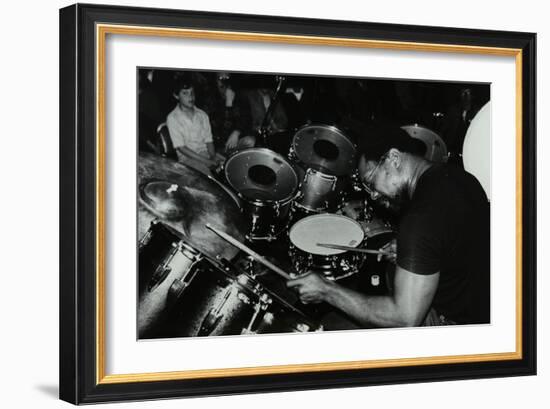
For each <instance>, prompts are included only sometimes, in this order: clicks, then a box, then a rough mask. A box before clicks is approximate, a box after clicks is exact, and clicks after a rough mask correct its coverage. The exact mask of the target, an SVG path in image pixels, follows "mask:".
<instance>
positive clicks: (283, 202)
mask: <svg viewBox="0 0 550 409" xmlns="http://www.w3.org/2000/svg"><path fill="white" fill-rule="evenodd" d="M251 151H260V152H264V153H272V154H273V155H275V156H277V158H278V159H281V161H282V162H284V163H285V164H287V165H288V167H289V168H290V169H291V170H292V172H293V173H294V176H295V177H296V186H295V187H294V189H293V190H292V193H291V194H290V195H288V196H287V197H284V198H282V199H250V198H247V197H246V196H245V195H243V194H242V193H241V192H240V191H239V189H237V188H236V187H235V186H233V183H231V181H230V179H229V177H228V172H227V164H228V163H229V162H230V161H231V160H233V159H234V158H235V157H236V156H238V155H241V154H244V153H248V152H251ZM223 173H224V176H225V180H227V183H228V184H229V186H230V187H231V189H233V190H234V191H235V192H236V194H237V196H238V197H239V198H240V199H241V200H243V201H246V202H248V203H252V204H255V205H258V206H268V205H269V204H271V203H280V204H281V205H286V204H287V203H288V202H289V201H292V200H294V199H295V197H296V195H297V194H298V191H299V189H300V177H299V175H298V172H297V171H296V169H295V168H294V165H293V164H292V163H291V162H290V161H289V159H288V158H285V157H284V156H283V155H281V154H279V153H277V152H275V151H273V150H271V149H269V148H264V147H251V148H246V149H242V150H240V151H237V152H234V153H232V154H231V155H230V156H229V157H228V158H227V160H226V161H225V164H224V169H223Z"/></svg>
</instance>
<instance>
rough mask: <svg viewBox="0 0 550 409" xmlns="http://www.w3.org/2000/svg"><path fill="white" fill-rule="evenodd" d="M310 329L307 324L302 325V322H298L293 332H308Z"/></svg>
mask: <svg viewBox="0 0 550 409" xmlns="http://www.w3.org/2000/svg"><path fill="white" fill-rule="evenodd" d="M309 329H310V326H309V325H307V324H304V323H303V322H299V323H298V324H296V331H295V332H308V331H309Z"/></svg>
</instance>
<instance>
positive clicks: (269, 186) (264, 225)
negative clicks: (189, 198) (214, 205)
mask: <svg viewBox="0 0 550 409" xmlns="http://www.w3.org/2000/svg"><path fill="white" fill-rule="evenodd" d="M225 177H226V179H227V182H228V183H229V185H230V186H231V187H232V188H233V189H234V190H235V191H236V192H237V194H238V195H239V197H240V198H241V199H242V202H243V212H244V215H245V217H247V218H248V220H249V222H250V226H249V229H248V233H247V235H246V237H247V239H248V240H269V241H271V240H274V239H275V238H277V236H278V235H279V234H280V233H281V232H282V231H283V230H284V229H285V228H286V227H287V225H288V216H289V211H290V206H291V202H292V200H293V199H294V198H295V196H296V193H297V190H298V174H297V173H296V170H295V169H294V168H293V167H292V165H291V164H290V163H289V162H288V161H287V160H286V159H285V158H284V157H283V156H281V155H279V154H278V153H275V152H273V151H271V150H269V149H266V148H250V149H245V150H242V151H239V152H237V153H235V154H234V155H233V156H231V157H230V158H229V159H228V160H227V162H226V163H225Z"/></svg>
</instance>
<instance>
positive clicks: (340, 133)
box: [291, 122, 357, 176]
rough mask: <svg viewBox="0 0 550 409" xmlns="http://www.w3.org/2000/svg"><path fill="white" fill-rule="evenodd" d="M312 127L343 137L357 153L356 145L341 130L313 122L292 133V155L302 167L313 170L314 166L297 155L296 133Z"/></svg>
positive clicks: (334, 126)
mask: <svg viewBox="0 0 550 409" xmlns="http://www.w3.org/2000/svg"><path fill="white" fill-rule="evenodd" d="M312 127H320V128H325V129H329V130H331V131H334V132H335V133H337V134H339V135H340V136H342V137H344V139H346V140H347V141H348V142H349V143H350V145H351V146H352V147H353V149H354V150H355V151H357V144H356V143H355V142H354V141H353V139H352V138H350V137H349V136H348V135H346V133H345V132H344V131H343V130H342V129H341V128H339V127H337V126H336V125H331V124H327V123H323V122H315V123H310V124H305V125H302V126H300V127H299V128H298V129H297V130H296V132H294V135H293V136H292V143H291V146H292V150H293V151H294V154H295V155H296V158H297V159H298V161H299V162H300V163H303V164H304V165H306V166H307V167H308V168H312V169H315V168H314V167H312V166H315V165H311V164H309V163H306V162H305V161H304V160H303V159H302V158H300V155H299V154H298V150H297V149H296V136H297V135H298V133H300V132H302V131H303V130H304V129H306V128H312ZM356 154H357V152H356ZM315 170H317V169H315ZM321 172H322V171H321ZM323 173H325V174H328V173H326V172H323ZM345 175H346V174H343V175H335V176H345Z"/></svg>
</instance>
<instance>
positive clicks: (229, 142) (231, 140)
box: [225, 131, 240, 151]
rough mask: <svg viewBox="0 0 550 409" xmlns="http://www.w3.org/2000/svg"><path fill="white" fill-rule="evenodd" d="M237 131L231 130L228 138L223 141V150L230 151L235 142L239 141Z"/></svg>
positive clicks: (233, 147)
mask: <svg viewBox="0 0 550 409" xmlns="http://www.w3.org/2000/svg"><path fill="white" fill-rule="evenodd" d="M239 135H240V132H239V131H233V132H231V135H229V138H227V142H226V143H225V150H226V151H230V150H233V149H235V148H236V147H237V144H238V143H239Z"/></svg>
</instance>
